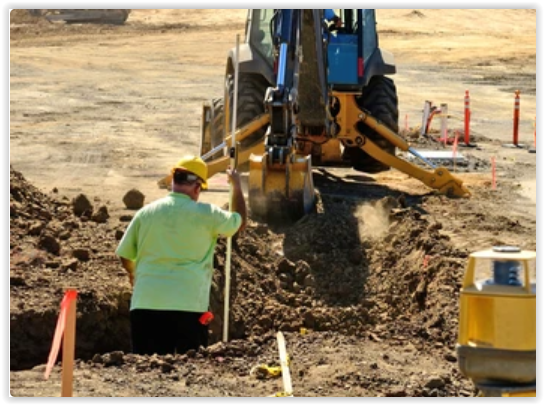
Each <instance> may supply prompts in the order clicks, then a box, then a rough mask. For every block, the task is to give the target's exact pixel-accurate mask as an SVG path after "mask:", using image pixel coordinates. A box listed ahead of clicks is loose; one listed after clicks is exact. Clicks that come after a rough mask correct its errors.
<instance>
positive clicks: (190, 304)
mask: <svg viewBox="0 0 544 405" xmlns="http://www.w3.org/2000/svg"><path fill="white" fill-rule="evenodd" d="M241 224H242V217H241V216H240V214H238V213H236V212H229V211H225V210H223V209H221V208H219V207H216V206H214V205H212V204H207V203H200V202H195V201H193V200H192V199H191V198H190V197H189V196H187V195H185V194H180V193H170V194H169V195H167V196H166V197H164V198H161V199H159V200H157V201H154V202H153V203H151V204H149V205H147V206H145V207H144V208H142V209H141V210H140V211H138V212H137V213H136V215H135V216H134V218H133V219H132V221H131V223H130V225H129V226H128V228H127V230H126V232H125V234H124V236H123V238H122V239H121V242H120V243H119V246H118V247H117V250H116V253H117V255H118V256H121V257H124V258H125V259H128V260H132V261H135V262H136V271H135V279H134V290H133V293H132V301H131V304H130V309H131V310H133V309H155V310H176V311H189V312H206V311H207V310H208V306H209V296H210V288H211V280H212V273H213V255H214V249H215V245H216V243H217V237H218V236H219V235H223V236H232V235H234V234H235V233H236V231H237V230H238V228H239V227H240V225H241Z"/></svg>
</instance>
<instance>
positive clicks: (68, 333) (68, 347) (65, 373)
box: [61, 289, 77, 397]
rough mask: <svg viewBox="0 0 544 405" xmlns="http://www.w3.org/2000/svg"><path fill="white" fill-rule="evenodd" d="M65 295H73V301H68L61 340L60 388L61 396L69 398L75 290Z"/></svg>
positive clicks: (74, 327) (74, 338) (74, 321)
mask: <svg viewBox="0 0 544 405" xmlns="http://www.w3.org/2000/svg"><path fill="white" fill-rule="evenodd" d="M67 294H74V299H71V300H69V301H68V311H67V314H66V327H65V328H64V337H63V339H62V387H61V396H62V397H71V396H72V393H73V385H74V384H73V380H74V354H75V344H76V299H75V294H77V293H76V291H75V290H71V289H69V290H68V291H67Z"/></svg>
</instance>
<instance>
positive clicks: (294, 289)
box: [212, 197, 467, 350]
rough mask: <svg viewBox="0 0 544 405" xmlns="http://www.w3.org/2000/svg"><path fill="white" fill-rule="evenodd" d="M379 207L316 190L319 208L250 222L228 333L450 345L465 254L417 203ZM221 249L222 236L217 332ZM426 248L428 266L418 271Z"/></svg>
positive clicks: (240, 251)
mask: <svg viewBox="0 0 544 405" xmlns="http://www.w3.org/2000/svg"><path fill="white" fill-rule="evenodd" d="M388 205H389V204H385V206H388ZM393 206H395V204H393ZM396 206H397V207H398V206H400V204H398V205H396ZM325 207H326V210H327V211H326V212H325V211H324V210H325ZM383 207H384V203H383V201H379V202H378V203H375V204H372V205H367V206H366V209H365V210H362V209H361V208H362V207H361V206H360V205H359V204H356V203H351V202H346V201H343V202H341V203H337V202H335V201H334V200H332V199H330V198H329V197H323V201H322V203H321V208H320V210H319V211H320V212H318V213H316V214H313V215H309V216H307V217H305V218H304V219H302V220H301V221H299V222H298V223H297V224H295V225H294V226H292V227H290V228H289V229H287V230H285V232H281V231H280V232H278V233H276V232H274V231H273V230H272V229H270V228H268V227H267V226H265V225H262V224H250V226H249V228H248V230H247V231H246V232H245V234H244V235H243V236H242V237H241V238H239V239H238V240H236V243H235V247H234V250H233V251H234V253H233V266H232V268H233V282H232V285H233V293H232V294H233V295H232V302H231V306H232V311H231V321H230V330H231V331H232V337H233V338H247V337H248V336H256V335H259V334H262V333H263V332H266V331H270V330H283V331H298V330H299V329H300V328H301V327H305V328H308V329H310V330H316V331H336V332H341V333H342V334H348V335H357V336H370V337H373V338H376V339H389V338H392V339H410V340H414V342H415V343H417V344H425V345H430V346H434V345H436V346H437V347H438V348H441V347H449V348H450V350H451V349H452V348H453V344H454V341H455V334H456V328H455V325H456V320H457V316H458V315H457V298H458V287H459V286H460V281H461V278H462V274H463V264H464V262H463V261H462V260H459V259H463V258H465V257H466V256H467V254H466V252H460V251H457V250H455V249H454V248H452V247H451V246H450V244H449V242H448V238H447V237H446V236H443V235H441V234H440V229H441V224H440V223H437V222H434V223H430V222H429V221H428V220H427V219H425V218H423V216H422V215H421V214H420V213H419V212H418V211H417V210H415V209H413V208H408V209H403V208H393V209H391V208H389V210H387V211H385V210H384V209H383ZM389 207H390V205H389ZM365 217H366V221H365ZM378 218H381V228H382V230H381V231H376V230H377V227H376V220H377V219H378ZM379 222H380V221H379ZM384 228H385V229H384ZM224 255H225V246H224V244H223V243H220V244H219V247H218V255H217V259H216V260H217V263H216V265H217V267H218V268H219V269H220V272H219V273H216V276H215V278H214V292H213V294H212V297H214V299H212V309H213V310H214V313H215V314H216V316H217V318H216V321H214V324H215V327H214V328H213V330H214V334H215V337H216V339H218V338H219V336H220V325H221V321H220V319H221V315H222V305H223V303H222V299H221V297H222V294H223V268H224V260H225V256H224ZM427 255H429V256H430V257H431V259H430V262H429V263H430V264H429V266H428V267H427V268H423V261H424V257H425V256H427Z"/></svg>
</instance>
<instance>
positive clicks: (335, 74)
mask: <svg viewBox="0 0 544 405" xmlns="http://www.w3.org/2000/svg"><path fill="white" fill-rule="evenodd" d="M335 12H336V13H337V15H338V17H340V18H341V19H342V22H343V24H342V26H341V27H339V28H337V27H334V24H331V25H329V33H328V35H327V37H328V49H327V53H328V66H329V72H328V81H329V84H331V85H333V86H334V87H337V88H339V87H340V88H343V87H350V86H356V87H361V86H364V85H365V84H366V83H365V80H364V79H365V76H367V75H366V72H365V66H368V65H369V60H370V58H371V57H372V56H373V55H374V53H375V52H376V51H377V49H378V35H377V33H376V15H375V10H371V9H342V10H335Z"/></svg>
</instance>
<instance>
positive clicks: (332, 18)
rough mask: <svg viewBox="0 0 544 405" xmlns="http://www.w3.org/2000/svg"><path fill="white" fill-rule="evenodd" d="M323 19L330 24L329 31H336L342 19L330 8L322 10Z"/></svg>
mask: <svg viewBox="0 0 544 405" xmlns="http://www.w3.org/2000/svg"><path fill="white" fill-rule="evenodd" d="M323 17H325V20H327V21H328V22H329V23H330V24H331V25H330V27H329V30H331V28H332V29H333V30H334V28H336V29H338V28H340V27H341V26H342V19H341V18H340V17H338V16H337V15H336V13H335V12H334V9H332V8H325V9H323Z"/></svg>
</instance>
